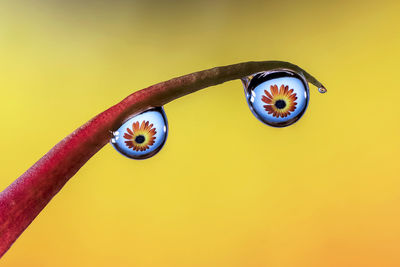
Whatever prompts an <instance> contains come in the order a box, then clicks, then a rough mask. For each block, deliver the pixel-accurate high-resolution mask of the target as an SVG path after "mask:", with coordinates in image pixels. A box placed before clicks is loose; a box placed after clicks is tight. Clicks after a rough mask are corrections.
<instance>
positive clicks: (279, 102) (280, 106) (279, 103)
mask: <svg viewBox="0 0 400 267" xmlns="http://www.w3.org/2000/svg"><path fill="white" fill-rule="evenodd" d="M275 107H276V108H278V109H283V108H285V107H286V102H285V100H282V99H279V100H277V101H276V102H275Z"/></svg>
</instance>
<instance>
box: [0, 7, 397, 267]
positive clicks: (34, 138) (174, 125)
mask: <svg viewBox="0 0 400 267" xmlns="http://www.w3.org/2000/svg"><path fill="white" fill-rule="evenodd" d="M82 2H84V3H82ZM399 13H400V4H398V1H394V0H393V1H344V0H343V1H329V2H328V1H327V2H323V1H316V0H313V1H302V2H300V1H296V2H294V1H293V2H288V1H246V2H244V1H243V2H240V1H211V0H207V1H197V2H190V1H170V2H168V1H161V0H158V1H122V0H118V1H78V0H74V1H61V0H60V1H45V0H41V1H11V0H9V1H3V2H2V3H1V8H0V54H1V58H0V88H1V98H0V99H1V100H0V101H1V104H0V121H1V133H0V137H1V140H0V149H1V154H0V162H1V179H0V189H3V188H5V187H6V186H7V185H8V184H10V183H11V182H12V181H13V180H14V179H16V178H17V177H18V176H19V175H20V174H22V173H23V172H24V171H25V170H26V169H28V168H29V167H30V166H31V165H32V164H33V163H34V162H35V161H36V160H38V159H39V158H40V157H41V156H42V155H43V154H44V153H46V152H47V151H48V150H49V149H50V148H51V147H52V146H53V145H54V144H56V143H57V142H58V141H59V140H61V139H62V138H63V137H65V136H66V135H67V134H69V133H70V132H71V131H73V130H74V129H75V128H77V127H78V126H80V125H81V124H83V123H84V122H86V121H87V120H89V119H90V118H91V117H93V116H94V115H96V114H97V113H99V112H101V111H103V110H104V109H106V108H107V107H109V106H111V105H112V104H114V103H117V102H118V101H120V100H121V99H122V98H124V97H125V96H127V95H128V94H130V93H131V92H133V91H135V90H139V89H141V88H144V87H147V86H149V85H151V84H154V83H157V82H160V81H163V80H167V79H170V78H172V77H175V76H180V75H183V74H187V73H190V72H193V71H198V70H202V69H206V68H210V67H214V66H219V65H227V64H233V63H238V62H242V61H249V60H285V61H290V62H292V63H295V64H298V65H299V66H301V67H303V68H304V69H306V70H307V71H309V72H310V73H312V74H313V75H315V76H316V77H317V78H318V79H320V80H321V81H322V82H323V83H324V84H325V85H326V86H327V88H328V93H327V94H325V95H321V94H319V93H318V92H317V90H316V88H315V87H312V86H311V87H310V90H311V99H310V105H309V107H308V110H307V112H306V114H305V116H304V117H303V118H302V119H301V120H300V121H299V122H298V123H296V124H295V125H292V126H290V127H287V128H284V129H275V128H271V127H268V126H265V125H263V124H262V123H261V122H259V121H258V120H256V119H255V118H254V117H253V115H252V114H251V112H250V111H249V109H248V107H247V104H246V102H245V98H244V94H243V89H242V85H241V83H240V81H237V80H236V81H232V82H228V83H225V84H223V85H220V86H216V87H211V88H207V89H205V90H203V91H200V92H198V93H195V94H192V95H189V96H186V97H184V98H181V99H178V100H176V101H174V102H172V103H170V104H168V105H166V106H165V110H166V113H167V116H168V119H169V123H170V132H169V137H168V140H167V143H166V145H165V147H164V148H163V150H162V151H161V152H160V153H159V154H158V155H156V156H155V157H154V158H151V159H148V160H145V161H134V160H129V159H127V158H124V157H122V156H121V155H119V154H118V153H117V152H116V151H114V149H113V148H112V147H111V146H110V145H107V146H106V147H104V149H102V150H101V151H100V152H99V153H98V154H96V155H95V156H94V157H93V158H92V159H91V160H90V161H89V162H88V163H87V164H86V165H85V166H84V167H83V168H82V169H81V170H80V171H79V172H78V174H77V175H75V176H74V177H73V178H72V179H71V180H70V181H69V182H68V183H67V185H66V186H65V187H64V188H63V189H62V190H61V192H60V193H59V194H58V195H57V196H56V197H55V198H54V199H53V200H52V201H51V202H50V204H49V205H48V206H47V207H46V208H45V210H44V211H43V212H42V213H41V214H40V215H39V216H38V217H37V218H36V220H35V221H34V222H33V223H32V224H31V225H30V226H29V227H28V229H27V230H26V231H25V232H24V233H23V234H22V236H21V237H20V238H19V239H18V240H17V242H16V243H15V244H14V245H13V247H12V248H11V249H10V250H9V251H8V253H7V254H6V255H5V256H4V257H3V259H2V261H1V262H0V265H2V266H149V267H150V266H173V267H180V266H257V267H258V266H268V267H272V266H277V267H282V266H283V267H285V266H296V267H297V266H307V267H310V266H400V210H399V207H400V175H399V171H400V167H399V166H400V164H399V156H398V152H399V149H400V141H399V134H400V124H399V118H400V116H399V115H400V111H399V107H400V106H399V102H400V101H399V98H400V89H399V77H400V76H399V66H400V65H399V59H400V57H399V56H400V49H399V48H400V30H399V25H400V16H399Z"/></svg>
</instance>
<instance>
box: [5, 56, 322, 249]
mask: <svg viewBox="0 0 400 267" xmlns="http://www.w3.org/2000/svg"><path fill="white" fill-rule="evenodd" d="M275 68H286V69H291V70H294V71H297V72H301V73H303V74H304V76H305V77H306V79H307V80H308V81H309V82H311V83H313V84H314V85H316V86H317V87H322V85H321V84H320V83H319V82H318V81H317V80H316V79H315V78H314V77H312V76H311V75H310V74H308V73H307V72H305V71H304V70H302V69H301V68H299V67H298V66H296V65H293V64H290V63H287V62H281V61H262V62H246V63H239V64H234V65H229V66H224V67H217V68H213V69H209V70H204V71H200V72H195V73H192V74H188V75H185V76H182V77H178V78H174V79H171V80H169V81H166V82H162V83H159V84H156V85H153V86H150V87H148V88H145V89H143V90H140V91H137V92H135V93H133V94H131V95H129V96H128V97H127V98H125V99H124V100H122V101H121V102H120V103H118V104H116V105H114V106H112V107H111V108H109V109H107V110H106V111H104V112H102V113H100V114H99V115H97V116H96V117H94V118H93V119H91V120H90V121H88V122H87V123H85V124H84V125H82V126H81V127H79V128H78V129H76V130H75V131H74V132H72V133H71V134H70V135H68V136H67V137H65V138H64V139H63V140H61V141H60V142H59V143H58V144H57V145H55V146H54V147H53V148H52V149H51V150H50V151H49V152H47V154H45V155H44V156H43V157H42V158H41V159H39V161H37V162H36V163H35V164H34V165H33V166H32V167H31V168H29V169H28V170H27V171H26V172H25V173H24V174H22V175H21V176H20V177H19V178H18V179H17V180H15V181H14V182H13V183H12V184H11V185H9V186H8V187H7V188H6V189H5V190H4V191H3V192H1V193H0V257H1V256H3V255H4V253H5V252H6V251H7V250H8V249H9V247H10V246H11V245H12V243H13V242H14V241H15V240H16V239H17V238H18V236H19V235H20V234H21V233H22V232H23V231H24V230H25V229H26V227H28V225H29V224H30V223H31V222H32V221H33V220H34V219H35V217H36V216H37V215H38V214H39V212H40V211H41V210H42V209H43V208H44V207H45V206H46V205H47V203H48V202H49V201H50V200H51V199H52V198H53V197H54V195H55V194H57V192H58V191H59V190H60V189H61V188H62V187H63V186H64V184H65V183H66V182H67V181H68V180H69V179H70V178H71V177H72V176H73V175H74V174H75V173H76V172H77V171H78V170H79V169H80V168H81V167H82V166H83V165H84V164H85V163H86V161H88V160H89V159H90V158H91V157H92V156H93V155H94V154H95V153H96V152H97V151H99V150H100V149H101V148H102V147H103V146H104V145H105V144H107V143H108V142H109V140H110V138H111V134H110V131H112V130H115V129H117V128H118V127H119V126H120V125H121V123H122V122H123V121H124V120H125V119H126V118H127V117H128V116H130V115H132V114H137V113H139V112H142V111H144V110H146V109H148V108H150V107H156V106H163V105H164V104H166V103H168V102H170V101H172V100H174V99H176V98H179V97H181V96H184V95H186V94H190V93H193V92H195V91H197V90H200V89H202V88H205V87H208V86H212V85H216V84H220V83H223V82H226V81H229V80H233V79H239V78H242V77H245V76H247V75H251V74H253V73H257V72H260V71H264V70H270V69H275Z"/></svg>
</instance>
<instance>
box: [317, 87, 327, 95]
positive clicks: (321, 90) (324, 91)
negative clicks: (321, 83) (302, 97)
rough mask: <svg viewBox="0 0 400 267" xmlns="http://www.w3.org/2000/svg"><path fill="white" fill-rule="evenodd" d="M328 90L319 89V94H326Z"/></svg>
mask: <svg viewBox="0 0 400 267" xmlns="http://www.w3.org/2000/svg"><path fill="white" fill-rule="evenodd" d="M327 91H328V90H326V88H325V87H320V88H318V92H320V93H321V94H325V93H326V92H327Z"/></svg>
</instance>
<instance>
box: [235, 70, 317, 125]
mask: <svg viewBox="0 0 400 267" xmlns="http://www.w3.org/2000/svg"><path fill="white" fill-rule="evenodd" d="M242 82H243V86H244V91H245V96H246V100H247V103H248V105H249V108H250V110H251V111H252V113H253V114H254V115H255V117H256V118H258V119H259V120H260V121H261V122H263V123H265V124H267V125H269V126H273V127H286V126H289V125H291V124H293V123H295V122H296V121H298V120H299V119H300V118H301V116H303V114H304V112H305V110H306V109H307V106H308V101H309V95H310V93H309V88H308V83H307V81H306V79H305V78H304V77H303V76H302V75H300V74H298V73H296V72H293V71H290V70H280V69H279V70H271V71H264V72H259V73H256V74H253V75H250V76H248V77H245V78H243V79H242Z"/></svg>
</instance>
